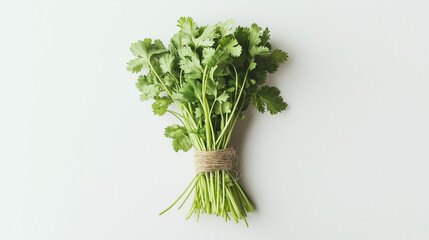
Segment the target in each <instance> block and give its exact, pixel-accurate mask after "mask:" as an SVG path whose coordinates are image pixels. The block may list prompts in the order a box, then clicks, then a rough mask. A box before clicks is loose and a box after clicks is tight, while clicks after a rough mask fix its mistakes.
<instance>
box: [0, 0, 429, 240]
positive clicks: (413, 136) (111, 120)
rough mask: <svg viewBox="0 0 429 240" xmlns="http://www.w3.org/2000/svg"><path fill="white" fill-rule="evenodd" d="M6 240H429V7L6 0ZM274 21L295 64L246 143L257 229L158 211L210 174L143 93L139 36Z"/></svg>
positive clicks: (284, 70) (239, 137) (0, 203)
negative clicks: (199, 174)
mask: <svg viewBox="0 0 429 240" xmlns="http://www.w3.org/2000/svg"><path fill="white" fill-rule="evenodd" d="M0 9H1V10H0V18H1V22H0V24H1V28H0V32H1V37H0V60H1V62H0V66H1V67H0V69H1V70H0V80H1V86H0V98H1V102H0V107H1V108H0V112H1V116H0V131H1V132H0V149H1V151H0V187H1V188H0V239H2V240H15V239H25V240H57V239H59V240H63V239H64V240H66V239H88V240H94V239H103V240H109V239H127V240H131V239H249V240H250V239H296V240H304V239H308V240H314V239H327V240H334V239H341V240H343V239H377V240H383V239H388V240H392V239H429V194H428V183H429V176H428V172H429V153H428V143H429V140H428V136H429V127H428V123H429V117H428V107H429V95H428V93H429V47H428V43H429V27H428V24H429V17H428V16H429V15H428V9H429V6H428V4H427V3H426V2H425V1H391V0H389V1H387V0H386V1H382V0H360V1H339V0H327V1H318V0H304V1H289V0H283V1H272V0H270V1H269V0H264V1H249V0H247V1H244V0H243V1H224V0H219V1H204V0H199V1H198V0H193V1H191V0H180V1H143V0H138V1H130V0H123V1H110V0H97V1H87V0H74V1H58V0H40V1H22V0H21V1H2V2H1V4H0ZM180 16H192V17H194V19H195V20H196V21H197V22H198V23H199V24H201V25H206V24H215V23H216V22H217V21H219V20H222V21H223V20H226V19H229V18H234V19H235V20H236V24H237V25H245V26H249V25H250V24H251V23H253V22H256V23H258V24H259V25H260V26H262V27H265V26H268V27H269V28H270V30H271V35H272V44H273V45H274V47H276V48H280V49H283V50H286V51H287V52H288V53H289V56H290V58H289V61H288V62H287V63H286V64H284V65H282V67H281V68H280V69H279V71H278V72H277V73H275V74H274V75H271V76H270V78H269V83H270V84H271V85H274V86H277V87H278V88H280V89H281V91H282V95H283V97H284V98H285V100H286V101H287V102H288V103H289V108H288V110H287V111H285V112H282V113H281V114H279V115H275V116H271V115H269V114H264V115H262V114H259V113H257V111H255V110H254V109H251V110H250V111H248V112H247V119H246V120H244V121H242V122H239V124H238V126H237V128H236V132H235V134H234V139H233V142H232V143H233V146H234V147H236V148H237V149H238V152H239V155H240V158H241V160H242V166H243V174H244V176H243V178H242V179H241V182H242V184H243V185H244V187H245V189H246V190H247V191H248V193H249V195H250V196H251V197H252V199H253V200H254V202H255V204H256V206H257V212H256V213H254V214H250V216H249V218H248V222H249V224H250V228H249V229H246V227H245V225H244V224H243V223H241V224H238V225H237V224H234V223H233V222H229V223H227V224H225V223H224V222H223V221H222V219H220V218H216V217H213V216H203V217H202V218H200V222H199V223H196V222H195V219H191V220H188V221H185V220H184V219H185V215H186V213H187V210H186V209H184V210H181V211H177V210H176V209H173V211H171V212H168V213H167V214H165V215H163V216H158V215H157V213H158V212H160V211H161V210H163V209H164V208H165V207H167V206H168V205H169V204H170V203H171V202H172V201H173V200H174V199H175V198H176V197H177V196H178V194H179V193H180V192H181V191H182V190H183V189H184V188H185V187H186V186H187V184H188V183H189V181H190V180H191V179H192V177H193V157H192V152H188V153H175V152H174V151H173V149H172V147H171V142H170V140H169V139H167V138H165V137H164V136H163V129H164V127H165V126H167V125H170V124H172V123H175V122H176V121H175V119H173V118H172V117H162V118H160V117H157V116H154V115H153V114H152V111H151V107H150V104H149V103H142V102H139V98H138V91H137V89H136V88H135V85H134V84H135V81H136V75H134V74H131V73H129V72H127V71H126V70H125V68H126V62H127V61H129V60H130V59H132V55H131V53H130V52H129V45H130V44H131V43H132V42H135V41H137V40H140V39H143V38H146V37H152V38H160V39H161V40H163V41H164V42H167V41H168V40H169V38H170V37H171V36H172V35H173V34H174V33H175V32H176V31H178V28H177V27H176V20H177V19H178V18H179V17H180Z"/></svg>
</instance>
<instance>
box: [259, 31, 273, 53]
mask: <svg viewBox="0 0 429 240" xmlns="http://www.w3.org/2000/svg"><path fill="white" fill-rule="evenodd" d="M269 40H270V30H269V29H268V28H265V29H264V31H263V32H262V36H261V45H262V46H264V47H267V48H268V49H271V44H270V43H269V42H268V41H269Z"/></svg>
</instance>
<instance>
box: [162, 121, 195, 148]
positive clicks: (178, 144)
mask: <svg viewBox="0 0 429 240" xmlns="http://www.w3.org/2000/svg"><path fill="white" fill-rule="evenodd" d="M164 135H165V136H166V137H168V138H172V139H173V148H174V151H176V152H177V151H179V150H183V151H185V152H186V151H188V150H189V149H191V147H192V144H191V141H190V139H189V135H188V133H187V131H186V129H185V128H184V127H181V126H179V125H177V124H175V125H171V126H168V127H167V128H165V133H164Z"/></svg>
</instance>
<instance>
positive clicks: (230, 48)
mask: <svg viewBox="0 0 429 240" xmlns="http://www.w3.org/2000/svg"><path fill="white" fill-rule="evenodd" d="M219 44H220V45H221V46H222V48H223V49H225V51H226V52H228V53H229V54H231V56H234V57H238V56H240V54H241V46H240V45H239V44H238V41H237V39H233V38H230V37H225V38H222V39H221V40H220V41H219Z"/></svg>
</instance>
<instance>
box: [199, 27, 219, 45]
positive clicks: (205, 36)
mask: <svg viewBox="0 0 429 240" xmlns="http://www.w3.org/2000/svg"><path fill="white" fill-rule="evenodd" d="M203 29H204V30H203V32H202V33H201V35H200V36H199V37H197V38H194V39H193V43H194V46H195V49H197V48H199V47H211V46H213V44H214V39H215V38H217V37H219V35H218V34H217V33H216V29H215V27H213V26H206V27H204V28H203Z"/></svg>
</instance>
